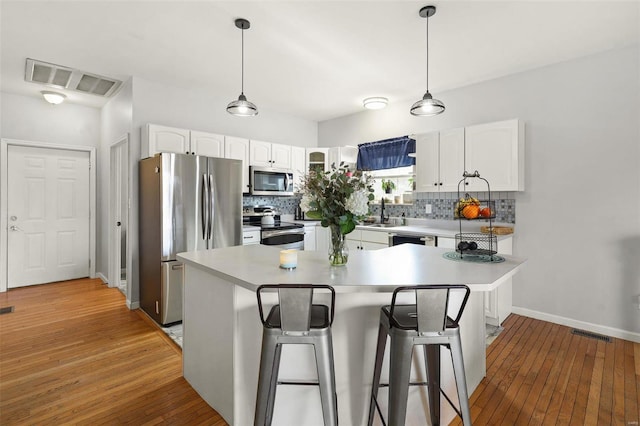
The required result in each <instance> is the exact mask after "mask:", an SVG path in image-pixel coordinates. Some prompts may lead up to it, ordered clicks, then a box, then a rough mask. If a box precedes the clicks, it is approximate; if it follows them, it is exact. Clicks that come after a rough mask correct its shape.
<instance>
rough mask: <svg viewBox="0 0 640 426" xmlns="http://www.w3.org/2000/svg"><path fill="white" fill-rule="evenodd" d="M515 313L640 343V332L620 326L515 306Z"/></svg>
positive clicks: (513, 309)
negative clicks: (605, 324) (619, 327)
mask: <svg viewBox="0 0 640 426" xmlns="http://www.w3.org/2000/svg"><path fill="white" fill-rule="evenodd" d="M512 312H513V313H514V314H518V315H523V316H525V317H529V318H535V319H539V320H542V321H547V322H552V323H554V324H560V325H564V326H567V327H573V328H578V329H580V330H586V331H590V332H592V333H599V334H604V335H605V336H611V337H616V338H618V339H624V340H630V341H632V342H636V343H640V333H635V332H633V331H627V330H620V329H618V328H613V327H607V326H604V325H599V324H592V323H590V322H584V321H578V320H574V319H571V318H565V317H561V316H559V315H553V314H548V313H546V312H539V311H534V310H531V309H526V308H520V307H518V306H514V307H513V308H512Z"/></svg>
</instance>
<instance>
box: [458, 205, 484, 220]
mask: <svg viewBox="0 0 640 426" xmlns="http://www.w3.org/2000/svg"><path fill="white" fill-rule="evenodd" d="M479 214H480V207H478V206H476V205H474V204H472V205H469V206H466V207H465V208H463V209H462V216H464V217H466V218H467V219H475V218H477V217H478V215H479Z"/></svg>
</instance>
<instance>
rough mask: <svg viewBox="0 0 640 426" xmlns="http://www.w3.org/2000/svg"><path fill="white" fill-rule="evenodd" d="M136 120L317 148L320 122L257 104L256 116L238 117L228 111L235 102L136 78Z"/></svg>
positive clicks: (140, 123)
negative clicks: (267, 108)
mask: <svg viewBox="0 0 640 426" xmlns="http://www.w3.org/2000/svg"><path fill="white" fill-rule="evenodd" d="M134 100H135V111H134V115H135V121H136V124H137V125H142V124H144V123H156V124H162V125H165V126H173V127H181V128H184V129H191V130H200V131H204V132H212V133H219V134H223V135H229V136H237V137H242V138H248V139H258V140H263V141H269V142H276V143H282V144H286V145H297V146H304V147H315V146H317V144H318V123H317V122H315V121H310V120H305V119H302V118H297V117H293V116H290V115H285V114H281V113H278V112H275V111H269V110H266V109H264V108H261V106H260V105H259V104H258V105H257V106H258V115H257V116H255V117H235V116H232V115H230V114H229V113H227V111H226V108H227V105H228V104H229V102H231V101H232V100H233V99H222V98H220V97H217V96H215V95H211V94H208V93H205V92H202V91H196V90H185V89H180V88H177V87H171V86H165V85H161V84H158V83H155V82H152V81H148V80H143V79H141V78H134Z"/></svg>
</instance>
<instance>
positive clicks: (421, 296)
mask: <svg viewBox="0 0 640 426" xmlns="http://www.w3.org/2000/svg"><path fill="white" fill-rule="evenodd" d="M410 291H413V292H415V300H416V315H417V318H416V320H417V325H418V332H419V333H429V332H438V331H444V329H445V328H447V318H449V322H450V323H452V324H451V325H453V326H457V325H458V321H460V317H461V316H462V312H463V311H464V307H465V305H466V304H467V299H468V298H469V292H470V290H469V287H467V286H466V285H417V286H405V287H398V288H396V289H395V290H394V292H393V297H392V299H391V310H390V311H389V314H390V318H391V326H392V327H397V328H402V329H408V327H406V326H402V325H400V323H399V322H398V321H397V320H396V319H395V318H394V310H395V305H396V297H397V296H398V294H399V293H401V292H410ZM452 292H460V293H461V294H462V300H461V301H459V300H457V302H458V303H459V307H458V308H457V309H455V313H452V314H453V317H452V316H451V315H449V312H450V311H451V308H452V307H453V304H452V303H451V302H452V298H451V293H452Z"/></svg>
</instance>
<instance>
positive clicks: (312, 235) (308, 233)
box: [304, 223, 316, 251]
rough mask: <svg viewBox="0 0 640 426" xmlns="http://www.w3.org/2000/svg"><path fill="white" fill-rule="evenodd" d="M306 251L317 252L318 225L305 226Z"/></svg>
mask: <svg viewBox="0 0 640 426" xmlns="http://www.w3.org/2000/svg"><path fill="white" fill-rule="evenodd" d="M304 250H305V251H309V250H316V225H315V223H314V224H309V225H304Z"/></svg>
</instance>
